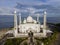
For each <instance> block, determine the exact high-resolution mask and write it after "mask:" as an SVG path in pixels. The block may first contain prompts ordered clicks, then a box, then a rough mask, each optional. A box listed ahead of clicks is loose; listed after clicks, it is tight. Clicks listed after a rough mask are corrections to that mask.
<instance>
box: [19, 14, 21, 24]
mask: <svg viewBox="0 0 60 45" xmlns="http://www.w3.org/2000/svg"><path fill="white" fill-rule="evenodd" d="M20 24H21V13H20V14H19V25H20Z"/></svg>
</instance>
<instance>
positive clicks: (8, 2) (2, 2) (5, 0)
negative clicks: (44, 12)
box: [0, 0, 60, 14]
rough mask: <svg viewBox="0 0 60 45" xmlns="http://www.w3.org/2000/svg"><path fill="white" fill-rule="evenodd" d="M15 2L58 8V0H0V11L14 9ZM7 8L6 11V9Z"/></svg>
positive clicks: (59, 4) (4, 11)
mask: <svg viewBox="0 0 60 45" xmlns="http://www.w3.org/2000/svg"><path fill="white" fill-rule="evenodd" d="M17 3H21V4H24V5H44V4H46V5H52V6H54V7H59V8H60V0H0V13H4V14H5V13H8V14H10V11H11V10H12V9H14V7H15V6H16V5H17ZM6 10H7V11H6Z"/></svg>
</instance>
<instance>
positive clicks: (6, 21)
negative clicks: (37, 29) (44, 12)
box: [0, 15, 60, 28]
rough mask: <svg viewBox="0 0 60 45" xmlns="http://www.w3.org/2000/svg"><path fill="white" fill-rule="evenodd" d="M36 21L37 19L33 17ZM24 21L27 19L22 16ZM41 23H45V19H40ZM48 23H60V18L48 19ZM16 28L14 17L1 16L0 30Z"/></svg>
mask: <svg viewBox="0 0 60 45" xmlns="http://www.w3.org/2000/svg"><path fill="white" fill-rule="evenodd" d="M17 17H18V19H17V20H18V22H19V16H17ZM33 18H34V19H36V17H33ZM23 19H26V17H23V16H22V21H23ZM39 21H40V23H41V24H42V23H43V17H40V18H39ZM47 23H55V24H56V23H60V17H47ZM13 26H14V16H13V15H0V28H11V27H13Z"/></svg>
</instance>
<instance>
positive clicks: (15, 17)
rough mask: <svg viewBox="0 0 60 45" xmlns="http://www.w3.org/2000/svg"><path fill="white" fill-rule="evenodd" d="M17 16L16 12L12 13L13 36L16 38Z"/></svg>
mask: <svg viewBox="0 0 60 45" xmlns="http://www.w3.org/2000/svg"><path fill="white" fill-rule="evenodd" d="M17 29H18V27H17V15H16V11H14V36H15V37H16V36H17Z"/></svg>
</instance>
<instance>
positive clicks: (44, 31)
mask: <svg viewBox="0 0 60 45" xmlns="http://www.w3.org/2000/svg"><path fill="white" fill-rule="evenodd" d="M46 14H47V13H46V11H44V24H43V33H44V37H46Z"/></svg>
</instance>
